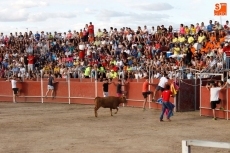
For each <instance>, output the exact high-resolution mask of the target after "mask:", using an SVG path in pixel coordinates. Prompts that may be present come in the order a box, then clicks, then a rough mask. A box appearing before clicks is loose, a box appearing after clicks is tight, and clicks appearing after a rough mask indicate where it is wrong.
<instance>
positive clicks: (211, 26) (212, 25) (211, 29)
mask: <svg viewBox="0 0 230 153" xmlns="http://www.w3.org/2000/svg"><path fill="white" fill-rule="evenodd" d="M213 27H214V24H212V20H210V21H209V25H208V26H207V31H208V32H212V31H213Z"/></svg>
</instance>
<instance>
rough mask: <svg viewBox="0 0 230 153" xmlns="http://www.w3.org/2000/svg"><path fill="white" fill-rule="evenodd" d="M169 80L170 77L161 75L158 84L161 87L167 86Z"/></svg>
mask: <svg viewBox="0 0 230 153" xmlns="http://www.w3.org/2000/svg"><path fill="white" fill-rule="evenodd" d="M167 82H168V79H167V78H166V77H161V78H160V82H159V83H158V86H160V87H161V88H165V84H166V83H167Z"/></svg>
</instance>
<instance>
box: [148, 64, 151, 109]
mask: <svg viewBox="0 0 230 153" xmlns="http://www.w3.org/2000/svg"><path fill="white" fill-rule="evenodd" d="M150 75H151V73H150V67H149V83H151V77H150ZM148 88H149V91H150V90H151V88H150V86H149V87H148ZM150 100H151V99H150V96H149V109H150V108H151V104H150Z"/></svg>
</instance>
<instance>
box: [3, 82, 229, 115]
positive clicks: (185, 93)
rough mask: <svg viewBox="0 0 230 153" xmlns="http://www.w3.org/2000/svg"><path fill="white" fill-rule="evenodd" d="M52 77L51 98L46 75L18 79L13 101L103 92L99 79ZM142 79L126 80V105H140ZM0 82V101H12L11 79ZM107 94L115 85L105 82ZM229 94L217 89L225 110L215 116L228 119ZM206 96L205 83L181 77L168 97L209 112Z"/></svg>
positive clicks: (77, 99) (84, 98)
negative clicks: (52, 95)
mask: <svg viewBox="0 0 230 153" xmlns="http://www.w3.org/2000/svg"><path fill="white" fill-rule="evenodd" d="M56 81H58V82H57V83H56V84H55V98H54V99H52V98H51V97H50V96H48V98H45V97H44V95H45V93H46V91H47V79H38V80H37V81H25V82H19V83H18V87H19V88H20V89H21V91H20V96H19V97H17V102H32V103H33V102H40V103H47V102H49V103H67V104H94V98H95V97H96V96H102V95H103V94H102V82H95V80H91V79H81V80H80V79H69V80H68V79H67V80H66V79H56ZM91 81H92V82H91ZM144 81H145V80H144V79H139V80H138V82H137V80H128V82H129V83H128V84H127V85H126V87H125V88H126V89H125V90H126V91H127V98H128V103H127V106H131V107H142V104H143V96H142V92H141V90H142V84H143V82H144ZM158 81H159V80H157V79H151V83H154V84H155V85H153V86H151V87H150V90H151V91H154V90H155V88H156V86H157V83H158ZM172 81H173V80H170V81H169V82H172ZM113 82H117V80H113ZM0 83H1V87H0V102H12V97H13V92H12V89H11V83H10V82H9V81H3V80H2V81H0ZM196 85H198V86H196ZM200 94H201V96H200ZM109 95H111V96H116V86H115V85H114V84H111V85H110V86H109ZM229 96H230V90H229V89H226V90H224V91H222V92H221V93H220V98H221V99H222V101H223V107H224V109H225V111H220V110H217V113H216V115H217V117H218V118H224V119H229V115H230V105H229V104H228V97H229ZM156 97H160V93H158V94H157V95H156ZM209 97H210V95H209V91H208V90H207V89H206V88H205V87H202V86H199V82H195V81H194V80H182V81H180V91H179V93H178V94H177V96H176V99H174V98H171V102H174V104H175V105H176V111H180V112H183V111H195V110H198V109H200V115H201V116H212V112H211V109H210V101H209ZM147 105H148V107H149V108H154V109H160V108H161V105H160V104H158V103H155V102H151V99H150V98H149V99H148V104H147Z"/></svg>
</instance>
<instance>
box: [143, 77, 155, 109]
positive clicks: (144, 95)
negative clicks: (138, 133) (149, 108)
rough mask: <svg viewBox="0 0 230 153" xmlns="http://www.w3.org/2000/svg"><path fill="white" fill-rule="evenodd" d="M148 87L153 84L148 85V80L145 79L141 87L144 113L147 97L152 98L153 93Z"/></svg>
mask: <svg viewBox="0 0 230 153" xmlns="http://www.w3.org/2000/svg"><path fill="white" fill-rule="evenodd" d="M149 85H154V84H153V83H149V79H146V80H145V82H144V83H143V85H142V95H143V97H144V103H143V111H145V105H146V102H147V97H148V95H152V96H153V92H152V91H149V90H148V88H149ZM153 100H154V99H153Z"/></svg>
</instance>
